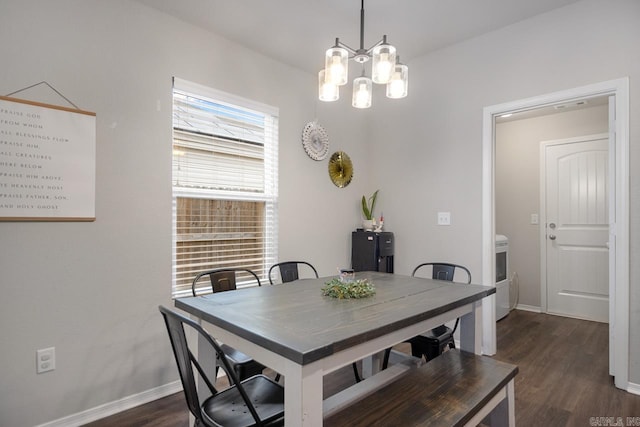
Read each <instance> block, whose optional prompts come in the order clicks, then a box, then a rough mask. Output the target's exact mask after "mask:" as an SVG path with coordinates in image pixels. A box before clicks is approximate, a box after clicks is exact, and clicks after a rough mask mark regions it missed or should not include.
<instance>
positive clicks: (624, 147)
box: [482, 78, 629, 390]
mask: <svg viewBox="0 0 640 427" xmlns="http://www.w3.org/2000/svg"><path fill="white" fill-rule="evenodd" d="M602 96H607V97H610V98H611V102H610V103H609V105H610V107H609V117H611V119H612V120H611V122H610V125H609V132H610V138H609V139H610V141H611V143H610V144H611V145H610V147H609V151H610V152H611V153H613V155H612V156H610V162H609V165H610V175H609V177H610V181H609V189H610V194H611V203H610V205H609V212H610V216H609V226H610V227H609V230H610V233H609V245H610V247H609V249H610V251H609V253H610V257H609V263H608V265H609V285H610V289H609V294H610V309H609V315H610V318H609V332H610V333H609V335H610V346H609V350H610V360H609V366H610V369H609V370H610V373H611V375H613V376H614V377H615V384H616V386H617V387H618V388H621V389H625V390H626V389H627V387H628V369H629V360H628V347H629V342H628V330H629V308H628V305H627V304H625V303H626V301H628V296H629V255H628V244H629V242H628V235H629V188H628V179H629V178H628V174H629V160H628V152H629V141H628V134H629V130H628V129H629V82H628V78H624V79H618V80H612V81H608V82H602V83H598V84H594V85H589V86H583V87H579V88H574V89H570V90H566V91H562V92H555V93H551V94H546V95H541V96H538V97H534V98H528V99H524V100H519V101H514V102H509V103H505V104H500V105H494V106H490V107H485V108H484V111H483V208H482V209H483V231H482V235H483V237H482V245H483V251H482V253H483V255H482V256H483V259H482V263H483V283H484V284H487V285H495V281H494V278H495V258H494V257H495V255H494V251H493V250H492V248H493V247H494V245H495V234H496V229H495V129H496V126H495V125H496V117H498V116H500V115H503V114H506V113H514V112H525V111H533V110H536V109H539V108H543V107H549V106H554V105H560V104H563V103H567V102H575V101H580V100H588V99H594V98H597V97H602ZM483 330H484V334H483V351H484V352H485V353H487V354H494V353H495V351H496V342H495V299H487V300H486V301H483Z"/></svg>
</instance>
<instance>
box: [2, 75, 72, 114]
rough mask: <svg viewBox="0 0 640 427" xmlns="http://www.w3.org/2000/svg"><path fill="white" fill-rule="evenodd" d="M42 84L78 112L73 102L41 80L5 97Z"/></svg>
mask: <svg viewBox="0 0 640 427" xmlns="http://www.w3.org/2000/svg"><path fill="white" fill-rule="evenodd" d="M42 84H44V85H47V86H48V87H49V89H51V90H52V91H54V92H55V93H56V94H58V95H59V96H60V97H61V98H62V99H64V100H65V101H67V102H68V103H69V104H71V105H73V106H74V107H75V109H76V110H80V108H78V106H77V105H76V104H74V103H73V102H71V101H69V99H68V98H67V97H66V96H64V95H63V94H61V93H60V92H59V91H58V90H57V89H56V88H54V87H53V86H51V85H50V84H49V83H48V82H46V81H44V80H43V81H41V82H40V83H35V84H32V85H31V86H27V87H25V88H22V89H19V90H16V91H15V92H11V93H9V94H7V95H6V96H11V95H15V94H16V93H20V92H24V91H25V90H29V89H31V88H33V87H36V86H40V85H42Z"/></svg>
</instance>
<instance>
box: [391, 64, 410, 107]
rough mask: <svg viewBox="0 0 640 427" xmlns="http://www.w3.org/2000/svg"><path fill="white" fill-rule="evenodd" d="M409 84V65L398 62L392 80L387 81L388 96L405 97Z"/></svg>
mask: <svg viewBox="0 0 640 427" xmlns="http://www.w3.org/2000/svg"><path fill="white" fill-rule="evenodd" d="M408 86H409V67H407V66H406V65H404V64H400V63H397V64H396V66H395V67H394V71H393V74H392V76H391V81H389V83H387V98H394V99H398V98H404V97H405V96H407V93H408Z"/></svg>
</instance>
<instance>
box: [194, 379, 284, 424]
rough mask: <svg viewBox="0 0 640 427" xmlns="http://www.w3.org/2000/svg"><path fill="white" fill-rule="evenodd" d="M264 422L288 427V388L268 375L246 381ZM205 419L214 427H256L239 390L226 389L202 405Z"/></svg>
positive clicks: (250, 395) (248, 392)
mask: <svg viewBox="0 0 640 427" xmlns="http://www.w3.org/2000/svg"><path fill="white" fill-rule="evenodd" d="M242 386H243V387H244V390H245V392H246V393H247V395H248V396H249V399H250V400H251V402H252V403H253V406H254V407H255V409H256V411H257V413H258V415H259V416H260V419H261V420H262V421H263V422H264V423H268V424H269V425H284V419H283V417H282V414H283V412H284V404H283V402H284V388H283V387H282V386H281V385H279V384H277V383H275V382H274V381H273V380H271V379H269V378H267V377H266V376H264V375H256V376H254V377H251V378H248V379H246V380H244V381H242ZM202 413H203V417H204V418H205V419H206V422H207V423H209V424H210V425H221V426H225V427H245V426H246V427H249V426H254V425H256V423H255V420H254V419H253V417H252V416H251V413H250V412H249V409H248V408H247V405H246V404H245V402H244V400H243V399H242V396H241V395H240V392H239V391H238V389H237V388H236V387H233V388H229V389H226V390H224V391H222V392H220V393H218V394H216V395H213V396H211V397H209V398H208V399H206V400H205V401H204V402H203V404H202Z"/></svg>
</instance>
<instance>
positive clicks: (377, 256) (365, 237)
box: [351, 231, 395, 273]
mask: <svg viewBox="0 0 640 427" xmlns="http://www.w3.org/2000/svg"><path fill="white" fill-rule="evenodd" d="M394 246H395V242H394V238H393V233H391V232H388V231H382V232H380V233H376V232H372V231H354V232H352V233H351V268H353V270H354V271H381V272H384V273H393V251H394Z"/></svg>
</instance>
